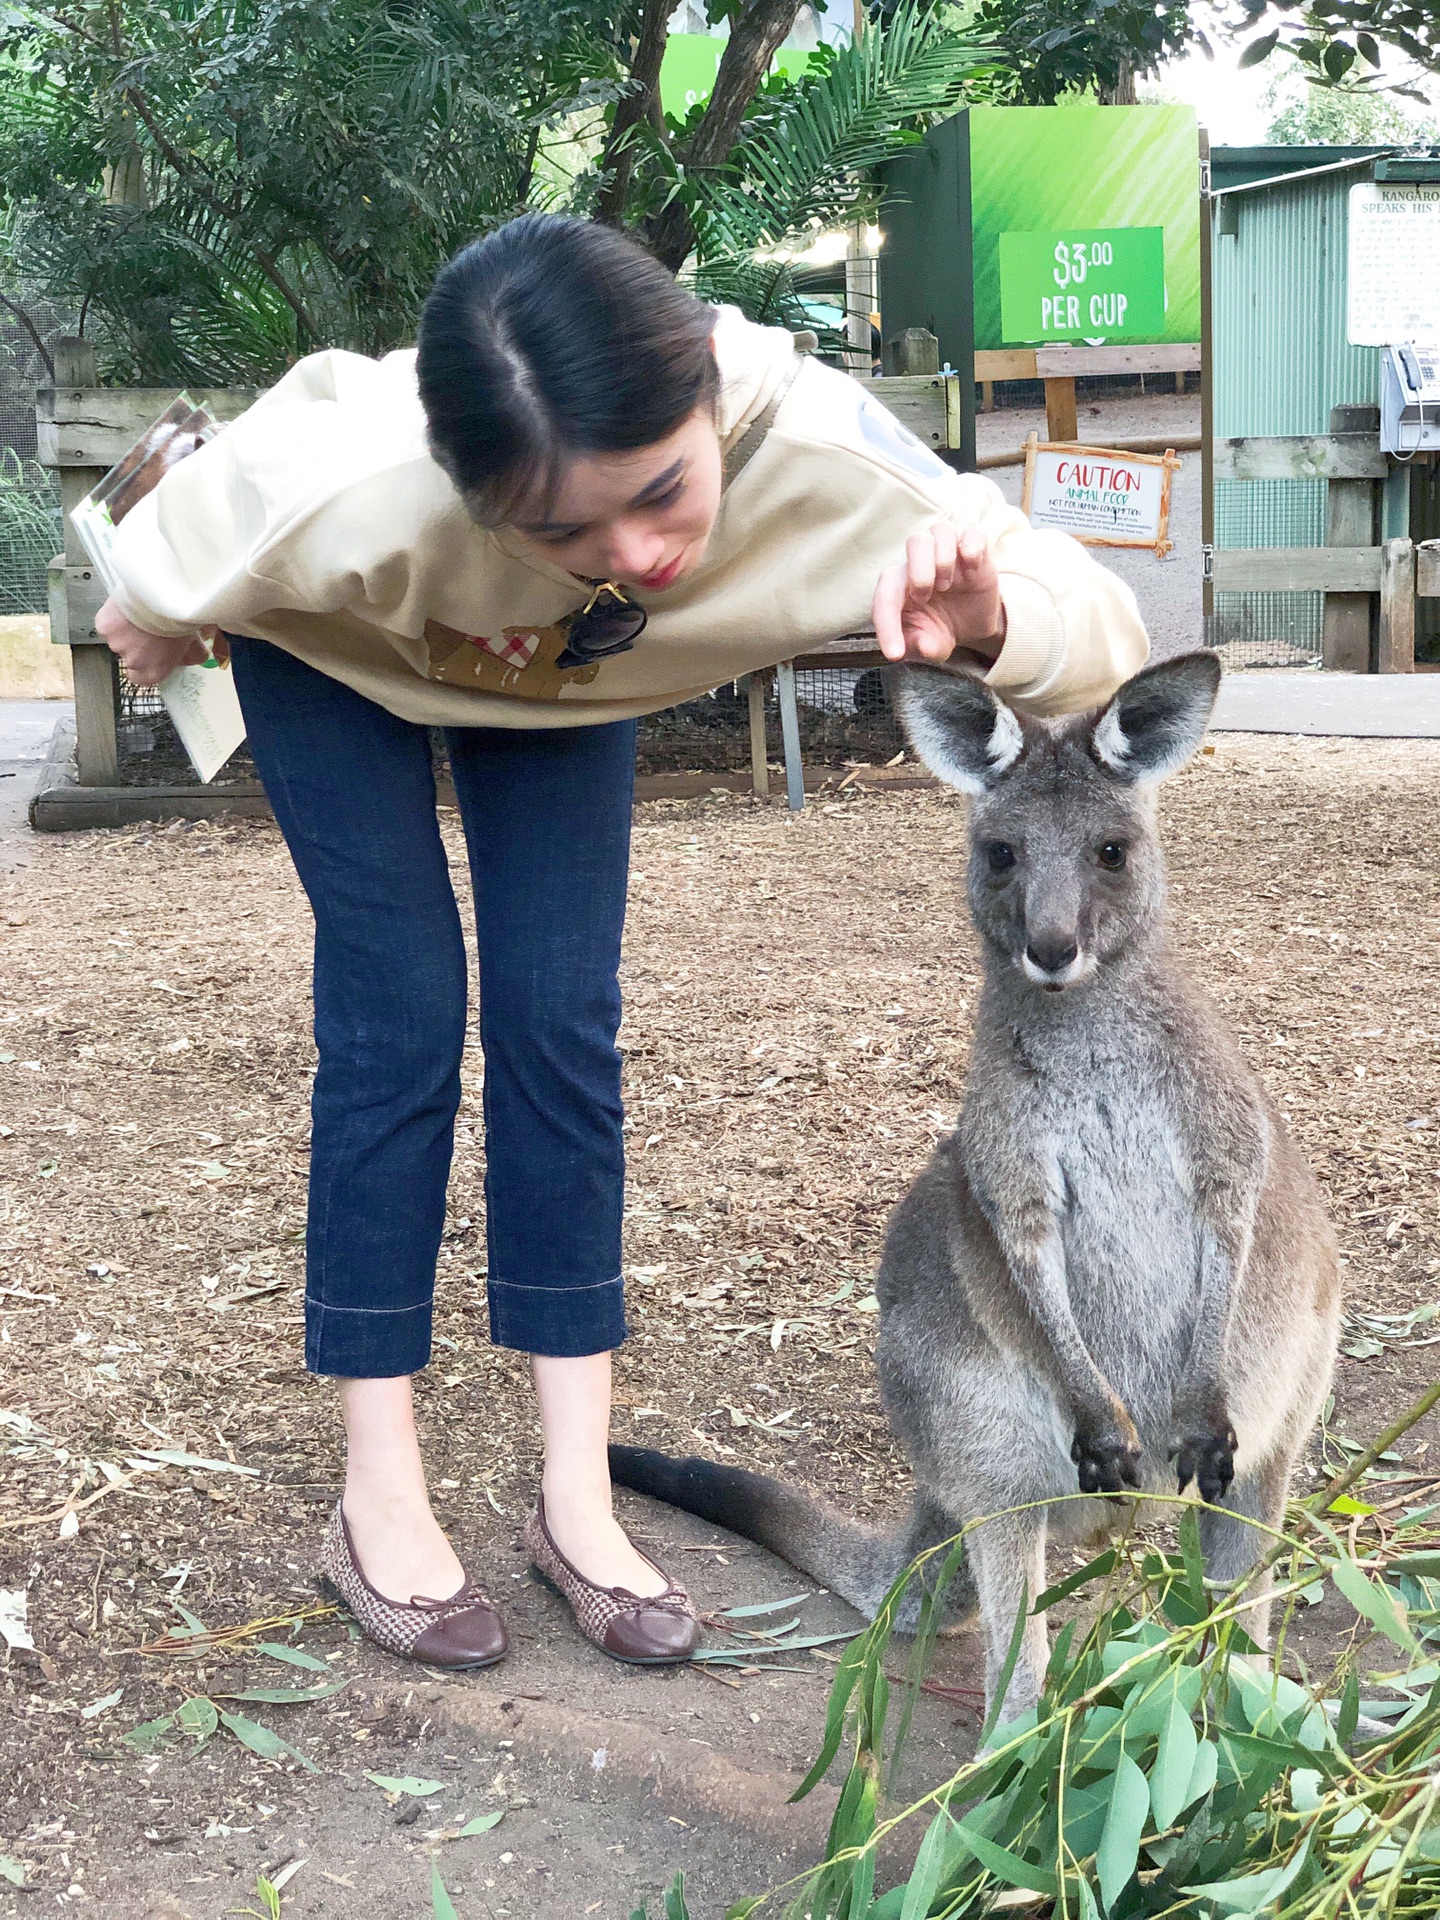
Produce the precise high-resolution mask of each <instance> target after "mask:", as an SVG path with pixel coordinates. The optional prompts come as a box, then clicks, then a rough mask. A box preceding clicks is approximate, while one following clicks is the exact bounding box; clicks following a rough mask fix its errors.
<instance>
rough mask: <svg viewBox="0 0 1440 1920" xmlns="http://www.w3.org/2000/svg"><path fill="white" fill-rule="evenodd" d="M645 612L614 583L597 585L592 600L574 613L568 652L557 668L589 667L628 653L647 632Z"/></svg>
mask: <svg viewBox="0 0 1440 1920" xmlns="http://www.w3.org/2000/svg"><path fill="white" fill-rule="evenodd" d="M646 618H647V615H646V612H645V609H644V608H643V607H641V606H637V605H636V603H635V602H634V601H633V600H627V599H626V598H625V590H624V588H623V587H618V586H616V584H615V582H614V581H613V580H600V581H597V582H596V583H595V588H594V591H593V592H592V593H591V595H590V598H589V599H588V600H587V601H586V602H585V604H584V606H583V607H581V609H580V611H579V612H578V613H572V614H571V615H570V618H569V621H568V622H567V624H566V629H565V651H564V652H563V653H562V654H561V655H560V657H559V659H558V660H557V661H556V662H555V664H556V666H557V667H588V666H591V665H593V663H594V662H595V661H597V660H608V659H609V658H610V656H611V654H612V653H628V652H629V651H630V649H631V647H633V646H634V644H635V642H636V641H637V640H638V639H639V637H640V635H641V634H642V633H643V632H644V631H645V621H646Z"/></svg>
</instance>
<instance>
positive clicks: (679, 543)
mask: <svg viewBox="0 0 1440 1920" xmlns="http://www.w3.org/2000/svg"><path fill="white" fill-rule="evenodd" d="M720 479H721V462H720V442H719V440H718V438H717V437H716V433H715V422H714V419H713V417H712V416H711V413H710V411H709V409H708V408H706V407H701V408H697V410H696V411H695V412H694V413H692V414H691V415H690V417H689V419H688V420H685V421H683V422H682V423H681V425H680V426H678V427H677V428H676V429H675V431H674V432H673V433H672V434H670V435H668V436H667V437H666V438H665V439H664V440H657V441H656V442H655V444H654V445H653V446H649V447H637V448H635V449H634V451H633V452H630V453H586V454H581V455H579V456H578V457H577V458H576V459H575V460H573V461H572V462H571V464H570V466H569V467H568V468H567V469H566V472H565V475H564V478H563V480H562V482H561V485H560V489H559V492H558V493H557V494H556V497H555V499H554V501H553V503H552V504H551V507H550V512H549V516H548V518H547V519H546V520H545V521H544V523H543V524H540V525H534V524H528V525H527V524H526V523H525V522H524V521H523V520H522V521H521V523H520V524H519V525H517V526H516V527H515V528H514V529H513V531H514V532H516V533H518V534H519V535H520V536H521V537H522V539H524V540H526V541H527V542H528V543H529V544H530V545H531V546H533V547H534V548H535V549H536V551H537V552H539V553H543V554H544V555H545V556H546V558H547V559H549V560H552V561H554V562H555V563H556V564H557V565H558V566H562V567H564V568H565V569H566V571H567V572H569V573H576V574H579V575H580V576H581V577H582V578H584V579H587V580H613V581H615V582H616V584H617V585H620V586H627V587H639V588H641V589H642V591H645V592H648V593H660V592H663V590H664V589H665V588H666V587H672V586H674V585H675V583H676V582H677V581H678V580H680V579H682V578H683V577H684V575H685V574H687V573H689V572H691V570H692V569H693V568H695V567H697V566H698V565H699V564H700V561H701V559H702V557H703V556H704V552H705V544H706V542H707V541H708V540H709V538H710V530H711V528H712V527H713V526H714V525H715V515H716V513H717V512H718V511H719V507H720Z"/></svg>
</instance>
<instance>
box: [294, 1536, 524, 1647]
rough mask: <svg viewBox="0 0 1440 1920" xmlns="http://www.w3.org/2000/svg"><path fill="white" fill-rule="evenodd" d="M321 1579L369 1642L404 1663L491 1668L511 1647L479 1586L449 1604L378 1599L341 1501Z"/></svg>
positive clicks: (474, 1583) (466, 1588) (323, 1554)
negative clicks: (345, 1607)
mask: <svg viewBox="0 0 1440 1920" xmlns="http://www.w3.org/2000/svg"><path fill="white" fill-rule="evenodd" d="M320 1577H321V1579H322V1580H324V1581H325V1583H326V1584H327V1585H328V1586H329V1587H330V1588H332V1589H333V1591H334V1592H335V1593H336V1594H338V1595H339V1597H340V1599H342V1600H343V1601H344V1602H345V1605H346V1606H347V1607H348V1608H349V1609H350V1611H351V1613H352V1614H354V1616H355V1624H356V1625H357V1626H358V1627H359V1629H360V1631H361V1632H362V1633H363V1634H364V1635H365V1638H366V1639H367V1640H373V1641H374V1642H375V1645H376V1646H377V1647H383V1648H384V1649H385V1651H386V1652H387V1653H398V1654H400V1655H401V1657H402V1658H404V1659H407V1660H425V1661H428V1663H429V1664H430V1665H431V1666H432V1667H491V1666H494V1664H495V1662H496V1661H497V1660H498V1659H500V1658H501V1656H502V1655H503V1654H504V1652H505V1650H506V1648H507V1647H508V1646H509V1644H510V1643H509V1641H508V1639H507V1638H506V1635H505V1622H504V1621H503V1620H502V1619H501V1618H500V1616H499V1614H498V1613H497V1612H496V1611H495V1608H494V1607H493V1605H492V1604H491V1601H490V1596H489V1594H488V1593H487V1592H486V1591H485V1589H484V1587H482V1586H481V1585H480V1582H479V1581H478V1580H471V1579H469V1578H468V1577H467V1579H466V1581H465V1584H464V1585H463V1586H462V1587H461V1588H460V1591H459V1592H458V1593H452V1594H451V1596H450V1598H449V1599H448V1600H427V1599H425V1598H424V1597H423V1596H422V1595H420V1594H416V1595H414V1596H413V1598H412V1599H411V1600H410V1603H409V1605H408V1606H407V1605H405V1604H404V1603H403V1602H401V1601H399V1600H390V1599H387V1598H386V1596H385V1595H384V1594H383V1593H377V1592H376V1591H375V1589H374V1587H372V1586H371V1584H370V1582H369V1581H368V1580H367V1579H366V1578H365V1575H364V1574H363V1573H362V1572H361V1570H360V1562H359V1560H358V1559H357V1558H356V1555H355V1543H354V1541H353V1540H352V1539H351V1538H350V1529H349V1527H348V1526H347V1525H346V1522H345V1510H344V1508H343V1507H342V1506H341V1505H340V1504H339V1502H338V1501H337V1502H336V1505H335V1511H334V1512H333V1513H332V1514H331V1516H330V1524H329V1526H328V1527H327V1528H326V1529H325V1539H324V1541H323V1543H322V1545H321V1548H320Z"/></svg>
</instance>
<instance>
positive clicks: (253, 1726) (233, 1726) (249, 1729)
mask: <svg viewBox="0 0 1440 1920" xmlns="http://www.w3.org/2000/svg"><path fill="white" fill-rule="evenodd" d="M220 1724H221V1725H222V1726H224V1727H228V1728H229V1729H230V1731H231V1733H233V1734H234V1736H235V1738H236V1739H237V1740H238V1741H239V1742H240V1744H241V1746H244V1747H248V1748H249V1749H250V1751H251V1752H252V1753H258V1754H259V1756H260V1758H261V1759H262V1760H295V1761H298V1762H299V1764H300V1765H301V1766H302V1767H304V1769H305V1771H306V1772H307V1773H319V1771H320V1769H319V1767H317V1766H316V1764H315V1762H314V1761H313V1760H312V1759H310V1758H309V1756H308V1755H307V1754H303V1753H301V1752H299V1751H298V1750H297V1749H296V1748H295V1747H292V1746H291V1745H290V1744H289V1743H288V1742H287V1741H285V1740H282V1739H281V1738H280V1736H279V1734H278V1733H272V1732H271V1731H270V1729H269V1727H264V1726H261V1724H260V1723H259V1721H258V1720H247V1719H246V1717H245V1715H244V1714H243V1713H227V1712H226V1711H225V1710H224V1708H223V1707H222V1708H221V1709H220Z"/></svg>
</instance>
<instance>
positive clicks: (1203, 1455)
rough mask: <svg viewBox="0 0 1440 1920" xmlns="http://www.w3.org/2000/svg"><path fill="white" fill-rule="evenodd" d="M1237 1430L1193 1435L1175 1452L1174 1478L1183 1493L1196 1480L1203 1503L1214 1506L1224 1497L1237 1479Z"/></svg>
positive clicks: (1183, 1441)
mask: <svg viewBox="0 0 1440 1920" xmlns="http://www.w3.org/2000/svg"><path fill="white" fill-rule="evenodd" d="M1239 1444H1240V1443H1239V1441H1238V1440H1237V1439H1236V1438H1235V1430H1234V1428H1233V1427H1231V1426H1228V1425H1227V1426H1225V1427H1224V1428H1223V1429H1222V1430H1221V1431H1219V1432H1212V1433H1200V1434H1192V1435H1190V1436H1188V1437H1187V1438H1186V1439H1184V1440H1182V1441H1181V1442H1180V1444H1179V1445H1178V1446H1177V1447H1176V1449H1175V1454H1174V1458H1175V1478H1176V1480H1177V1481H1178V1483H1179V1488H1178V1490H1179V1491H1180V1492H1181V1493H1183V1492H1184V1491H1185V1489H1186V1487H1188V1486H1189V1484H1190V1482H1191V1481H1192V1480H1193V1481H1194V1482H1195V1486H1196V1489H1197V1491H1198V1492H1199V1495H1200V1498H1201V1499H1202V1500H1208V1501H1209V1502H1210V1503H1211V1504H1212V1505H1214V1504H1216V1503H1218V1502H1219V1501H1221V1500H1223V1499H1224V1498H1225V1495H1226V1494H1227V1493H1228V1492H1229V1490H1230V1482H1231V1481H1232V1480H1233V1479H1234V1478H1235V1449H1236V1447H1237V1446H1238V1445H1239Z"/></svg>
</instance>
